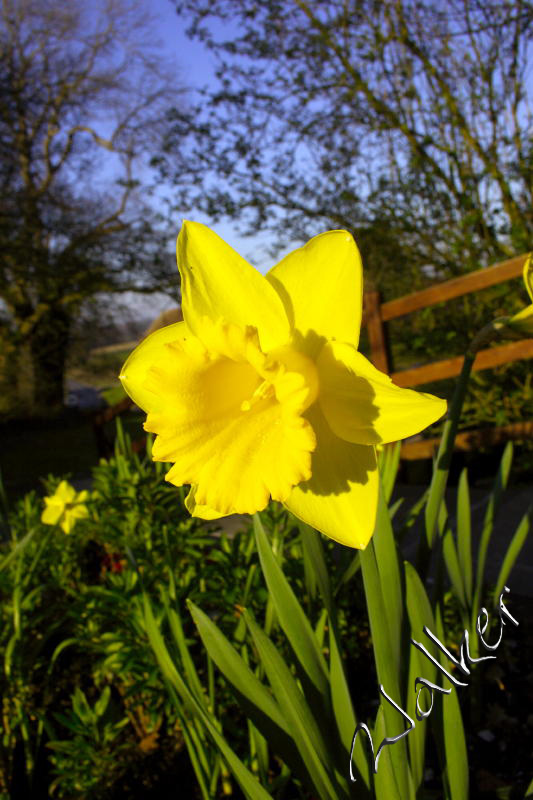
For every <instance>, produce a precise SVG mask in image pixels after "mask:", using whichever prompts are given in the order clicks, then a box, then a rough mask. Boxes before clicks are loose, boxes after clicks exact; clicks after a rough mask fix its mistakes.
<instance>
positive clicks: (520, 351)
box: [391, 339, 533, 386]
mask: <svg viewBox="0 0 533 800" xmlns="http://www.w3.org/2000/svg"><path fill="white" fill-rule="evenodd" d="M523 358H533V339H521V340H520V341H519V342H511V344H503V345H500V346H499V347H491V348H489V349H488V350H480V351H479V353H478V354H477V356H476V360H475V361H474V366H473V370H474V371H478V370H482V369H490V368H491V367H498V366H500V365H501V364H506V363H507V362H508V361H517V360H519V359H523ZM462 366H463V356H459V357H458V358H446V359H444V360H443V361H435V362H434V363H433V364H426V365H425V366H423V367H414V368H413V369H404V370H402V371H401V372H393V374H392V375H391V378H392V380H393V381H394V383H395V384H396V385H397V386H420V385H421V384H423V383H433V381H440V380H443V379H444V378H454V377H455V376H456V375H459V373H460V372H461V367H462Z"/></svg>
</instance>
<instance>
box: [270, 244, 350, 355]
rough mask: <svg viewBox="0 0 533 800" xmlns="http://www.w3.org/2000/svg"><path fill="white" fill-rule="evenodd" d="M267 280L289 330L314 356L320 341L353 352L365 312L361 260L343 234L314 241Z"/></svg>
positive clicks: (290, 255)
mask: <svg viewBox="0 0 533 800" xmlns="http://www.w3.org/2000/svg"><path fill="white" fill-rule="evenodd" d="M266 277H267V279H268V280H269V281H270V283H271V284H272V286H274V288H275V289H276V290H277V292H278V293H279V295H280V297H281V299H282V300H283V303H284V304H285V309H286V312H287V316H288V317H289V321H290V323H291V326H292V327H294V328H296V329H297V331H298V332H299V333H300V334H301V335H302V336H303V337H304V338H305V340H306V341H305V345H306V347H305V351H306V352H307V353H308V355H311V356H315V355H316V353H317V352H318V349H319V347H320V345H321V344H323V343H324V339H339V340H341V341H344V342H351V343H352V344H354V345H355V346H356V347H357V344H358V342H359V331H360V327H361V315H362V308H363V270H362V266H361V256H360V255H359V250H358V249H357V245H356V244H355V242H354V240H353V237H352V236H351V234H349V233H348V232H347V231H328V232H327V233H321V234H320V235H319V236H315V237H314V238H313V239H311V240H310V241H309V242H308V243H307V244H306V245H305V246H304V247H300V248H299V249H298V250H294V251H293V252H292V253H289V255H287V256H285V258H283V259H282V260H281V261H280V262H279V264H276V266H275V267H273V268H272V269H271V270H270V272H269V273H268V274H267V276H266Z"/></svg>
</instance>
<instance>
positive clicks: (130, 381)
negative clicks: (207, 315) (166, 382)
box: [119, 322, 191, 412]
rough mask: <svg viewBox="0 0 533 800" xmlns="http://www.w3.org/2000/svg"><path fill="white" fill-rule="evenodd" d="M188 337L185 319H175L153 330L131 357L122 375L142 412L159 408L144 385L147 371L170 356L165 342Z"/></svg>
mask: <svg viewBox="0 0 533 800" xmlns="http://www.w3.org/2000/svg"><path fill="white" fill-rule="evenodd" d="M187 336H191V333H190V331H189V329H188V328H187V325H186V324H185V323H184V322H175V323H174V324H173V325H167V326H166V327H165V328H159V330H157V331H154V333H151V334H150V336H147V337H146V339H143V341H142V342H141V343H140V345H139V346H138V347H136V348H135V350H134V351H133V352H132V353H131V354H130V355H129V356H128V359H127V361H126V363H125V364H124V366H123V367H122V370H121V372H120V375H119V378H120V380H121V382H122V386H123V387H124V389H125V391H126V392H127V393H128V395H129V396H130V397H131V399H132V400H133V402H134V403H136V404H137V405H138V406H139V408H142V410H143V411H146V412H149V411H155V410H156V409H157V398H156V396H155V395H154V394H153V393H152V392H150V391H149V390H148V389H146V388H145V383H146V376H147V374H148V370H149V369H150V368H151V367H153V366H154V364H158V363H161V362H162V361H163V362H164V361H165V359H168V350H167V349H166V347H165V345H166V344H168V343H169V342H177V341H183V339H185V338H187Z"/></svg>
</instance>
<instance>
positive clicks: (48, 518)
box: [41, 497, 65, 525]
mask: <svg viewBox="0 0 533 800" xmlns="http://www.w3.org/2000/svg"><path fill="white" fill-rule="evenodd" d="M44 502H45V504H46V507H45V509H44V511H43V513H42V514H41V522H44V524H45V525H57V523H58V522H59V520H60V519H61V515H62V514H63V511H64V509H65V504H64V503H62V502H61V501H60V500H54V498H52V497H45V498H44Z"/></svg>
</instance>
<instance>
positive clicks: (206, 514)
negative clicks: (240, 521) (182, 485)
mask: <svg viewBox="0 0 533 800" xmlns="http://www.w3.org/2000/svg"><path fill="white" fill-rule="evenodd" d="M196 488H197V487H196V486H191V489H190V492H189V494H188V495H187V497H186V498H185V508H186V509H187V511H188V512H189V514H190V515H191V517H199V518H200V519H208V520H211V519H220V518H221V517H227V516H228V514H235V513H236V512H235V511H233V510H232V511H229V512H228V514H220V513H219V512H218V511H215V509H214V508H210V507H209V506H205V505H199V504H198V503H197V502H196Z"/></svg>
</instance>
